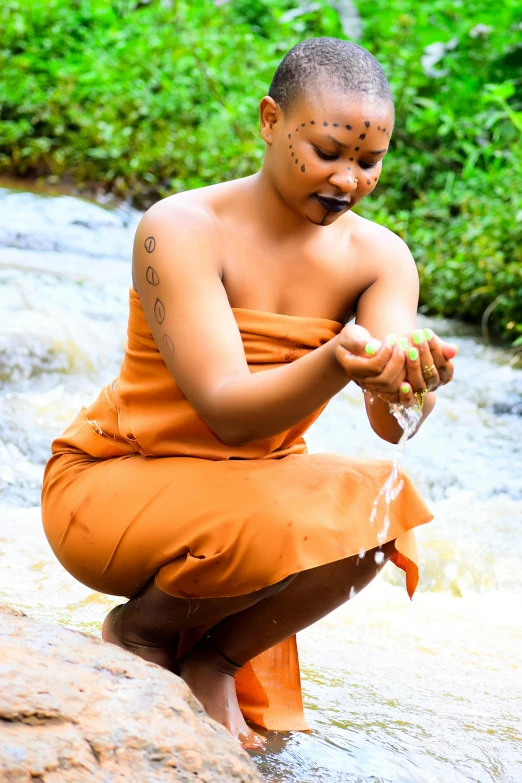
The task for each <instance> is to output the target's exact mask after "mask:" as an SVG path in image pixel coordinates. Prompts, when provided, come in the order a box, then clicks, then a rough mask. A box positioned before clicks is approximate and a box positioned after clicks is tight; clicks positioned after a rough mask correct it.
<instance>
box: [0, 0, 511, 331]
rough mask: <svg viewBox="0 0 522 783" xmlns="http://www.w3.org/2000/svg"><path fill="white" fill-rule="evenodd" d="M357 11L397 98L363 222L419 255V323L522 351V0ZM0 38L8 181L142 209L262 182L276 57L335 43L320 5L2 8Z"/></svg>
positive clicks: (182, 1) (41, 0)
mask: <svg viewBox="0 0 522 783" xmlns="http://www.w3.org/2000/svg"><path fill="white" fill-rule="evenodd" d="M358 6H359V9H360V13H361V15H362V17H363V22H364V32H363V38H362V40H361V41H360V43H361V44H363V45H364V46H366V47H367V48H368V49H369V50H370V51H372V52H373V53H374V54H375V55H376V56H377V57H378V59H379V60H380V61H381V63H382V64H383V66H384V68H385V70H386V72H387V73H388V75H389V77H390V81H391V84H392V89H393V92H394V95H395V96H396V104H397V122H396V130H395V133H394V136H393V140H392V149H391V152H390V155H389V157H388V158H387V159H386V163H385V166H384V173H383V177H382V179H381V183H382V184H380V186H379V190H378V192H377V193H376V194H375V196H374V197H373V198H372V199H370V200H368V201H366V202H363V204H362V205H361V210H362V212H363V214H365V215H367V216H368V217H371V218H372V219H375V220H378V221H379V222H381V223H384V224H385V225H388V226H389V227H390V228H391V229H392V230H394V231H396V232H397V233H399V234H400V235H401V236H403V237H404V238H405V239H406V241H407V242H408V244H409V245H410V247H411V248H412V251H413V253H414V255H415V257H416V258H417V261H418V267H419V272H420V276H421V304H422V308H423V309H424V310H425V311H426V312H433V313H441V314H444V315H448V316H451V315H458V316H459V317H461V318H467V319H469V320H472V321H475V322H477V321H480V320H481V319H482V318H485V317H487V319H488V325H489V327H491V328H492V329H493V330H494V331H496V332H497V333H498V334H501V335H504V336H508V337H511V338H513V337H514V336H516V335H517V334H519V333H520V335H521V338H520V341H521V342H522V315H521V313H522V278H521V275H522V272H521V268H522V265H521V258H520V253H521V251H520V246H521V244H520V239H521V237H520V234H521V224H522V202H521V199H522V196H521V193H522V189H521V185H522V181H521V180H522V152H521V148H520V141H519V140H520V133H521V130H522V111H521V108H522V95H521V93H522V86H521V85H522V77H521V73H522V68H521V66H522V48H521V47H520V45H519V43H518V42H519V39H520V20H519V3H518V0H504V2H503V3H502V4H500V5H497V6H490V4H489V2H488V0H466V2H465V3H464V2H463V0H426V2H424V3H420V4H419V3H417V2H415V0H374V2H373V3H371V4H365V3H362V2H359V3H358ZM0 29H1V30H2V33H1V38H0V64H1V70H0V95H1V96H2V98H1V103H0V171H3V172H8V173H10V174H14V175H19V176H46V177H48V176H51V177H54V178H55V179H56V180H59V179H61V178H63V177H69V178H72V179H73V180H74V181H75V182H76V183H77V184H80V185H85V186H89V185H92V186H94V185H100V184H101V185H103V186H104V187H105V188H106V189H107V190H109V191H112V192H114V193H115V194H117V195H118V196H123V197H125V198H130V199H131V200H132V201H133V202H134V203H136V204H138V205H140V206H147V205H148V204H150V203H152V202H153V201H155V200H157V199H158V198H159V197H161V196H164V195H166V194H167V193H170V192H172V191H177V190H183V189H187V188H194V187H200V186H201V185H206V184H210V183H214V182H219V181H223V180H226V179H230V178H234V177H240V176H244V175H247V174H250V173H252V172H253V171H255V170H256V169H257V168H258V167H259V166H260V164H261V161H262V154H263V148H262V145H261V143H260V141H259V138H258V134H257V131H256V119H257V106H258V101H259V97H260V96H261V95H263V94H265V93H266V91H267V88H268V84H269V82H270V79H271V77H272V74H273V71H274V69H275V67H276V66H277V64H278V62H279V61H280V59H281V57H282V56H283V54H284V53H285V52H286V51H287V49H288V48H290V46H292V45H293V44H295V43H297V42H298V41H299V40H302V39H303V38H307V37H310V36H317V35H333V36H337V37H343V31H342V28H341V24H340V20H339V18H338V15H337V13H336V12H335V11H334V10H333V9H332V8H331V7H330V5H329V4H328V3H327V2H326V0H316V2H309V3H305V2H302V3H300V4H298V3H297V2H295V1H294V0H228V2H227V1H226V0H198V2H197V3H196V2H190V0H113V1H112V2H111V1H110V0H47V1H46V0H25V1H24V0H4V3H3V4H2V6H1V7H0ZM484 313H485V314H486V315H484Z"/></svg>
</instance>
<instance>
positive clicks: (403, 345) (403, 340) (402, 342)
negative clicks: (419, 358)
mask: <svg viewBox="0 0 522 783" xmlns="http://www.w3.org/2000/svg"><path fill="white" fill-rule="evenodd" d="M397 342H398V343H399V348H402V350H403V351H405V350H406V348H407V347H408V341H407V339H406V338H405V337H399V339H398V340H397Z"/></svg>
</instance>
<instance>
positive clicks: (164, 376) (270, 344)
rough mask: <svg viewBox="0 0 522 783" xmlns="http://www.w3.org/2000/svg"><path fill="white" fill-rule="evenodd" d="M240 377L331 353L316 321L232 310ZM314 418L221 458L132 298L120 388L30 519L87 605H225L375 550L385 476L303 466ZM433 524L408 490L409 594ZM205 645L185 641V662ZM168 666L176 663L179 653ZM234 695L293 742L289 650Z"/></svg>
mask: <svg viewBox="0 0 522 783" xmlns="http://www.w3.org/2000/svg"><path fill="white" fill-rule="evenodd" d="M233 313H234V316H235V318H236V321H237V325H238V328H239V330H240V333H241V337H242V340H243V346H244V350H245V355H246V359H247V362H248V365H249V368H250V371H251V372H260V371H263V370H269V369H271V368H273V367H277V366H280V365H281V364H283V363H284V362H292V361H295V360H297V359H299V357H301V356H304V355H305V354H306V353H308V352H309V351H312V350H313V349H314V348H317V347H319V346H321V345H323V344H324V343H326V342H327V341H328V340H330V339H332V338H333V337H334V336H335V335H336V334H338V333H339V332H340V331H341V329H342V324H341V323H339V322H337V321H330V320H327V319H324V318H307V317H300V316H292V315H277V314H273V313H266V312H261V311H258V310H246V309H241V308H233ZM321 410H322V408H320V409H319V410H317V411H315V412H314V413H313V414H312V415H311V416H309V417H308V418H307V419H306V420H304V421H302V422H301V423H300V424H298V425H297V426H295V427H292V428H291V429H289V430H287V431H285V432H282V433H281V434H279V435H276V436H273V437H270V438H266V439H264V440H261V441H256V442H255V443H249V444H247V445H244V446H227V445H226V444H224V443H223V442H222V441H220V440H219V439H218V438H217V437H216V435H215V434H214V432H213V431H212V430H211V429H210V427H209V426H208V425H207V424H206V423H205V422H204V421H203V420H202V419H201V418H200V417H199V415H198V414H197V412H196V411H195V409H194V408H193V407H192V406H191V404H190V403H189V402H188V400H187V399H186V398H185V396H184V395H183V393H182V391H181V390H180V388H179V387H178V386H177V384H176V381H175V380H174V378H173V377H172V375H171V374H170V372H169V370H168V369H167V367H166V365H165V363H164V361H163V359H162V357H161V354H160V353H159V351H158V348H157V346H156V343H155V341H154V338H153V336H152V334H151V331H150V329H149V326H148V323H147V320H146V318H145V314H144V312H143V309H142V307H141V303H140V299H139V296H138V294H136V293H135V292H134V291H133V290H131V291H130V314H129V326H128V339H127V344H126V346H125V356H124V360H123V363H122V365H121V371H120V374H119V376H118V378H117V379H116V380H115V381H113V382H112V383H110V384H109V385H108V386H107V387H105V388H104V389H103V391H102V392H101V393H100V395H99V397H98V398H97V400H96V401H95V402H94V403H93V404H92V405H91V406H90V407H88V408H83V409H82V410H81V412H80V413H79V414H78V416H77V417H76V419H75V420H74V421H73V422H72V424H71V425H70V426H69V427H68V429H67V430H66V431H65V432H64V434H63V435H62V436H61V437H60V438H57V439H56V440H55V441H54V442H53V445H52V457H51V459H50V460H49V462H48V464H47V467H46V470H45V476H44V486H43V491H42V516H43V523H44V529H45V533H46V535H47V538H48V540H49V543H50V545H51V547H52V549H53V551H54V553H55V555H56V556H57V558H58V559H59V560H60V562H61V563H62V565H63V566H64V567H65V568H66V569H67V570H68V571H69V572H70V573H71V574H72V575H73V576H74V577H75V578H76V579H78V580H79V581H80V582H83V583H84V584H86V585H87V586H88V587H90V588H92V589H93V590H98V591H100V592H103V593H108V594H111V595H122V596H127V597H130V596H133V595H135V594H136V593H137V592H138V591H139V590H140V589H141V588H143V587H144V585H145V584H146V583H147V582H148V581H149V580H150V579H151V578H153V577H154V578H155V580H156V583H157V585H158V586H159V587H160V589H161V590H163V591H165V592H166V593H168V594H169V595H173V596H178V597H182V598H196V599H201V598H218V597H229V596H237V595H242V594H246V593H250V592H252V591H255V590H259V589H261V588H263V587H266V586H267V585H271V584H275V583H276V582H279V581H281V580H282V579H284V578H285V577H287V576H289V575H290V574H295V573H297V572H299V571H304V570H306V569H309V568H314V567H316V566H320V565H324V564H326V563H330V562H333V561H336V560H340V559H342V558H346V557H350V556H351V555H354V554H357V553H359V552H360V551H361V550H368V549H372V548H373V547H375V546H377V545H378V541H377V534H378V532H379V531H380V530H381V529H382V523H383V517H384V504H383V503H381V504H380V506H379V513H378V514H377V518H376V520H375V521H374V522H373V523H371V522H370V515H371V512H372V506H373V501H374V499H375V497H376V496H377V494H378V492H379V489H380V487H381V486H382V484H383V483H384V481H385V480H386V478H387V477H388V475H389V473H390V470H391V465H390V463H389V462H387V461H369V460H368V461H362V460H353V459H349V458H347V457H342V456H338V455H335V454H308V453H307V449H306V444H305V442H304V440H303V433H304V432H305V431H306V430H307V429H308V427H309V426H310V425H311V424H312V422H313V421H315V419H316V418H317V417H318V416H319V414H320V412H321ZM431 518H432V517H431V515H430V513H429V511H428V509H427V507H426V505H425V504H424V502H423V500H422V498H421V497H420V495H419V494H418V492H417V490H416V489H415V487H414V486H413V485H412V483H411V481H410V480H409V479H408V477H407V476H404V488H403V490H402V492H401V493H400V494H399V496H398V497H397V498H396V499H395V500H394V501H393V502H392V506H391V512H390V525H389V528H388V534H387V537H386V540H387V541H388V540H395V548H396V552H395V554H394V555H393V558H392V560H393V562H394V563H395V564H396V565H397V566H399V567H400V568H402V569H404V571H405V572H406V587H407V590H408V593H409V594H410V596H411V595H412V594H413V592H414V590H415V587H416V585H417V581H418V569H417V563H416V560H417V557H416V548H415V538H414V533H413V530H412V529H413V528H414V527H416V526H417V525H421V524H423V523H425V522H428V521H430V519H431ZM203 630H204V629H197V630H196V631H195V632H188V633H187V634H184V635H183V636H184V639H182V647H183V648H184V650H186V649H187V648H188V647H189V646H190V645H191V644H193V643H194V641H195V640H196V639H197V638H198V636H200V635H201V633H202V632H203ZM180 654H181V653H180ZM236 686H237V691H238V697H239V701H240V706H241V709H242V711H243V713H244V715H245V717H247V718H249V719H250V720H252V721H253V722H255V723H257V724H258V725H261V726H265V727H266V728H268V729H278V730H290V729H306V728H307V724H306V721H305V719H304V714H303V708H302V698H301V688H300V681H299V664H298V658H297V646H296V642H295V637H293V638H291V639H289V640H287V641H286V642H283V643H281V644H279V645H277V646H276V647H273V648H272V649H271V650H268V651H266V652H265V653H263V654H262V655H260V656H258V657H257V658H254V659H253V660H252V661H250V662H249V663H248V664H246V666H244V667H243V669H241V671H240V672H239V674H238V676H237V678H236Z"/></svg>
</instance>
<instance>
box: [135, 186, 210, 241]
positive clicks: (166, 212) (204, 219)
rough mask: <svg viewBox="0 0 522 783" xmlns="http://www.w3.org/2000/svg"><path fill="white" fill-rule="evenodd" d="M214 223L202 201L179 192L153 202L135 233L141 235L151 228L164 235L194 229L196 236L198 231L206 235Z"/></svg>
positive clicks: (187, 231) (188, 232)
mask: <svg viewBox="0 0 522 783" xmlns="http://www.w3.org/2000/svg"><path fill="white" fill-rule="evenodd" d="M214 223H215V221H214V220H213V216H212V213H211V211H210V210H209V209H208V208H207V207H206V206H205V204H204V203H202V202H201V201H200V200H196V199H194V198H191V197H190V196H189V195H188V194H185V193H180V194H176V195H174V196H168V197H167V198H164V199H162V200H161V201H158V202H156V204H153V206H152V207H150V208H149V209H148V210H147V212H145V214H144V215H143V217H142V219H141V221H140V223H139V225H138V229H137V232H136V234H137V235H139V236H140V237H141V236H142V235H143V233H147V232H149V231H150V230H153V229H154V230H155V231H160V232H161V233H162V234H166V235H168V234H172V233H176V234H178V235H179V233H180V232H181V233H182V234H190V233H191V232H194V231H195V232H196V233H195V237H197V236H199V235H200V232H202V233H203V234H204V235H206V232H207V231H209V230H210V229H211V228H212V226H213V224H214Z"/></svg>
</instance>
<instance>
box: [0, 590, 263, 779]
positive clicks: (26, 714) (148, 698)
mask: <svg viewBox="0 0 522 783" xmlns="http://www.w3.org/2000/svg"><path fill="white" fill-rule="evenodd" d="M0 649H1V650H2V658H1V662H0V780H2V781H5V783H25V781H28V782H29V781H34V780H35V779H37V780H38V781H40V783H102V781H103V782H105V781H107V783H109V782H110V783H113V782H114V783H115V782H116V781H125V782H126V783H134V781H136V783H138V781H139V783H148V782H149V781H151V783H152V781H155V782H156V781H172V783H188V781H191V782H192V783H193V781H201V783H203V782H204V783H214V781H215V783H218V782H219V783H228V781H230V783H260V781H261V778H260V776H259V773H258V772H257V770H256V768H255V766H254V764H253V763H252V762H251V760H250V759H249V758H248V755H247V754H246V753H245V751H243V750H242V749H241V747H240V745H239V744H238V742H237V741H236V740H234V739H233V737H232V736H230V735H229V734H228V732H227V731H226V730H225V729H224V728H222V727H221V726H219V725H218V724H217V723H215V722H214V721H212V720H211V719H210V718H209V717H208V716H207V715H206V714H205V713H204V711H203V708H202V707H201V705H200V703H199V702H198V701H197V699H196V698H195V697H194V696H193V695H192V694H191V692H190V690H189V689H188V688H187V686H186V685H185V683H184V682H183V681H182V680H181V679H179V678H178V677H176V676H175V675H173V674H171V673H170V672H167V671H166V670H164V669H161V668H160V667H159V666H155V665H154V664H150V663H146V662H145V661H142V660H141V659H140V658H137V657H136V656H134V655H132V654H130V653H126V652H125V651H123V650H120V649H118V648H117V647H114V646H113V645H110V644H107V643H105V642H103V641H101V640H100V639H96V638H94V637H91V636H88V635H87V634H82V633H80V632H78V631H72V630H68V629H66V628H63V627H61V626H54V625H48V624H43V623H40V622H36V621H34V620H30V619H29V618H27V617H25V616H24V615H22V614H20V613H19V612H14V611H13V610H11V609H9V608H8V607H5V606H4V607H0Z"/></svg>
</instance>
